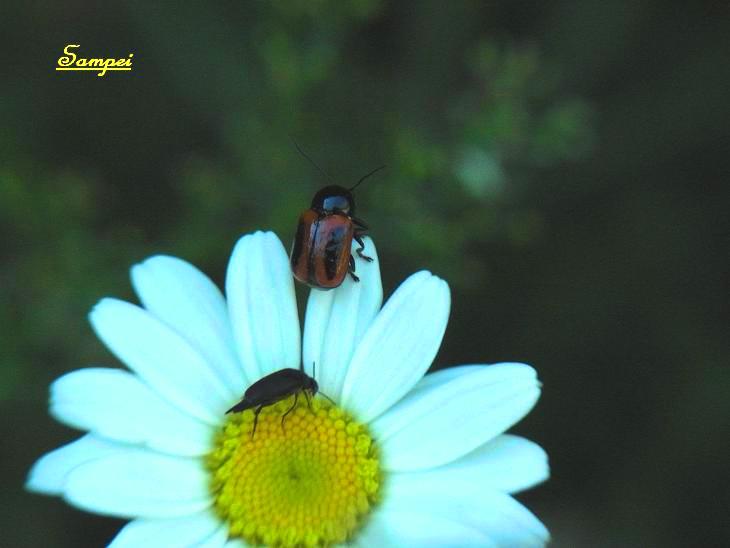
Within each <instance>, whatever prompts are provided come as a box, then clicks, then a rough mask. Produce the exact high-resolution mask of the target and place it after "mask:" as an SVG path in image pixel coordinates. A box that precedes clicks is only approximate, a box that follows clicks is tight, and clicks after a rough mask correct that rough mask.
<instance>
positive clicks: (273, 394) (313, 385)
mask: <svg viewBox="0 0 730 548" xmlns="http://www.w3.org/2000/svg"><path fill="white" fill-rule="evenodd" d="M312 371H313V372H314V364H312ZM318 391H319V385H317V381H316V380H314V378H312V377H310V376H309V375H307V374H306V373H305V372H304V367H303V366H301V367H300V368H299V369H292V368H290V367H288V368H286V369H280V370H279V371H274V372H273V373H270V374H268V375H266V376H265V377H262V378H261V379H259V380H257V381H256V382H255V383H253V384H252V385H251V386H249V387H248V388H247V389H246V391H245V392H244V394H243V399H241V401H240V402H238V403H237V404H236V405H234V406H233V407H231V408H230V409H229V410H228V411H226V414H228V413H238V412H240V411H245V410H246V409H254V408H255V409H254V419H253V430H252V431H251V438H253V436H254V434H255V433H256V425H257V424H258V420H259V413H261V410H262V409H263V408H264V407H268V406H269V405H274V404H275V403H276V402H279V401H281V400H283V399H286V398H288V397H289V396H291V395H292V394H293V395H294V404H293V405H292V406H291V407H290V408H289V409H288V410H287V411H286V413H284V414H283V415H282V416H281V426H282V428H283V427H284V419H285V418H286V416H287V415H288V414H289V413H291V412H292V411H293V410H294V408H295V407H296V406H297V401H298V400H299V394H300V393H304V396H305V397H306V398H307V403H309V404H310V408H311V402H310V400H309V398H310V397H314V396H315V394H317V392H318ZM322 395H323V396H324V397H325V398H327V399H328V400H330V398H328V397H327V396H325V395H324V394H322ZM330 401H332V400H330Z"/></svg>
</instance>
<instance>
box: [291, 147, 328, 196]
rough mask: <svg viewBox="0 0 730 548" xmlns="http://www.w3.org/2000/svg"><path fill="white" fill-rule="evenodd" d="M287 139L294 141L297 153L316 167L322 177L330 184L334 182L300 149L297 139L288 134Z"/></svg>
mask: <svg viewBox="0 0 730 548" xmlns="http://www.w3.org/2000/svg"><path fill="white" fill-rule="evenodd" d="M289 139H291V142H292V143H294V146H295V147H296V149H297V151H298V152H299V154H301V155H302V156H304V157H305V158H306V159H307V161H309V163H310V164H312V165H313V166H314V167H315V168H317V171H319V172H320V173H321V174H322V175H324V177H325V178H326V179H327V180H328V181H329V183H330V184H334V183H333V182H332V177H330V176H329V175H327V173H326V172H325V171H324V170H323V169H322V168H321V167H319V166H318V165H317V163H316V162H315V161H314V160H312V159H311V158H310V157H309V155H308V154H307V153H306V152H304V151H303V150H302V147H300V146H299V143H297V140H296V139H295V138H294V137H293V136H291V135H289Z"/></svg>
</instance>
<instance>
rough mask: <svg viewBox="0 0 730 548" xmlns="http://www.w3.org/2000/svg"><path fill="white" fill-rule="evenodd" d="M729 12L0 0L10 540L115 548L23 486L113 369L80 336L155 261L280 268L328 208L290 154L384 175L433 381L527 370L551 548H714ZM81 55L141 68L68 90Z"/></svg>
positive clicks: (367, 211) (371, 218)
mask: <svg viewBox="0 0 730 548" xmlns="http://www.w3.org/2000/svg"><path fill="white" fill-rule="evenodd" d="M728 15H730V14H728V9H727V7H722V6H719V5H716V4H711V3H708V4H707V5H706V6H705V5H704V4H702V3H698V4H696V5H695V4H694V3H693V4H692V5H689V4H681V3H677V4H676V5H672V6H671V8H670V7H668V6H667V4H666V3H662V2H658V1H654V2H638V3H634V2H625V1H622V2H618V3H611V4H610V5H609V4H603V3H600V2H598V1H597V0H592V1H589V2H583V3H573V2H567V1H563V2H555V3H550V5H543V4H541V5H538V4H534V5H531V4H530V3H520V2H517V3H484V2H472V1H464V2H453V3H443V2H437V1H435V0H425V1H419V2H397V3H396V2H393V3H387V2H382V1H374V0H349V1H342V2H332V1H325V0H318V1H296V2H284V1H271V2H245V3H226V2H219V3H198V2H186V3H182V4H176V5H175V6H174V7H170V6H163V5H162V4H159V3H143V2H130V3H119V2H110V3H108V4H105V5H104V7H103V8H101V7H98V8H95V9H93V10H92V9H91V8H89V7H88V6H86V5H85V4H83V3H72V4H70V5H62V4H57V3H44V2H41V3H21V2H11V3H6V4H3V6H2V7H0V31H2V32H0V36H3V37H4V38H2V39H0V40H3V41H4V42H5V43H6V47H3V48H0V60H2V63H0V66H2V67H3V69H2V71H3V75H2V76H3V77H2V80H1V81H0V99H1V100H0V120H1V121H2V124H0V126H1V127H0V233H1V234H2V240H1V241H0V250H1V252H2V266H1V267H0V301H1V302H2V304H3V306H2V307H0V321H1V323H2V325H3V327H4V328H3V329H2V330H0V348H2V351H1V354H0V359H1V363H0V366H1V369H0V405H1V406H2V407H1V409H2V411H3V414H4V416H5V417H6V419H7V421H4V423H3V425H4V426H3V436H2V439H3V440H4V441H3V444H4V446H3V453H2V455H3V456H2V461H3V465H4V469H8V470H9V471H10V472H11V474H10V476H9V478H6V480H5V482H4V483H3V484H2V487H3V490H4V492H5V496H6V497H7V499H8V500H7V504H8V505H9V506H10V505H12V507H13V508H14V509H17V514H18V515H15V516H14V514H10V513H8V514H5V515H3V519H4V520H5V521H4V522H2V529H3V531H8V533H4V534H7V535H9V536H8V538H7V539H6V541H7V542H8V543H9V544H7V545H12V546H21V545H26V546H38V545H58V546H74V545H79V544H94V545H96V544H99V543H103V542H104V541H105V540H108V539H109V538H110V537H111V535H112V534H113V531H114V529H115V527H117V526H118V523H117V522H113V521H112V520H107V519H102V518H94V517H91V516H88V515H84V514H82V513H79V512H76V511H75V510H72V509H69V508H67V507H65V506H64V504H63V503H62V502H60V501H58V500H51V499H45V498H41V497H33V496H30V495H26V494H23V493H21V492H20V490H19V486H20V484H21V483H22V481H23V477H24V474H25V473H26V471H27V469H28V467H29V466H30V464H31V463H32V461H33V460H34V459H35V458H37V457H38V456H39V455H40V454H41V453H42V452H44V451H47V450H49V449H51V448H52V447H54V446H56V445H58V444H59V443H62V442H63V441H66V440H69V439H71V437H72V436H73V435H74V434H73V433H71V432H70V431H69V430H67V429H65V428H63V427H61V426H59V425H56V424H55V423H53V422H52V421H51V419H49V418H48V417H47V416H46V411H45V399H46V391H47V385H48V383H49V382H50V381H51V380H52V379H53V378H55V377H57V376H58V375H60V374H62V373H64V372H66V371H69V370H71V369H74V368H77V367H80V366H84V365H88V364H110V365H112V364H114V363H115V362H114V360H113V359H112V358H111V357H110V356H109V355H108V353H107V352H106V351H105V350H104V349H103V348H102V347H101V345H100V343H99V342H98V341H96V340H95V338H94V337H93V334H92V333H91V330H90V329H89V327H88V325H87V323H86V321H85V314H86V313H87V312H88V310H89V309H90V307H91V306H92V305H93V304H94V303H95V302H96V301H97V300H98V299H100V298H101V297H103V296H106V295H115V296H119V297H122V298H127V299H134V296H133V295H132V292H131V288H130V284H129V281H128V278H127V273H128V268H129V266H131V264H133V263H135V262H137V261H140V260H142V259H144V258H145V257H146V256H148V255H150V254H153V253H159V252H165V253H171V254H174V255H178V256H181V257H183V258H185V259H188V260H190V261H192V262H193V263H195V264H196V265H198V266H200V267H201V268H202V269H203V270H205V271H206V272H208V273H209V274H210V275H211V277H213V279H215V280H216V281H217V282H218V283H219V284H220V283H221V282H222V281H223V276H224V271H225V263H226V261H227V257H228V254H229V252H230V249H231V248H232V246H233V244H234V243H235V241H236V239H237V237H238V236H239V235H240V234H242V233H244V232H248V231H251V230H255V229H261V228H269V229H273V230H275V231H276V232H277V234H279V236H280V237H281V238H282V240H283V241H284V242H285V245H288V244H289V241H290V239H291V238H292V236H293V233H294V229H295V224H296V219H297V216H298V215H299V213H300V212H301V210H303V209H304V208H305V207H307V205H308V203H309V201H310V200H311V197H312V195H313V193H314V192H315V191H316V190H317V189H318V188H319V187H320V186H322V185H323V184H325V181H324V180H323V177H322V176H321V175H320V174H319V173H318V172H317V171H316V170H315V169H313V168H312V167H311V166H310V165H309V164H308V163H307V162H306V161H305V160H304V159H303V158H301V157H300V156H299V155H298V154H297V153H296V151H295V149H294V147H293V145H292V144H291V142H290V140H289V135H293V136H294V137H296V139H297V140H298V141H299V142H300V143H301V144H302V145H303V147H304V148H305V150H307V151H308V153H309V154H310V155H311V156H312V157H313V158H314V159H315V160H316V161H317V163H318V164H319V165H320V166H322V168H323V169H324V170H325V171H326V172H327V173H329V174H330V175H332V177H333V179H334V180H335V181H337V182H341V183H342V184H346V185H347V184H352V183H354V182H355V181H356V180H357V179H358V178H359V177H360V176H361V175H363V174H364V173H366V172H368V171H369V170H371V169H372V168H374V167H376V166H377V165H380V164H387V170H385V171H383V172H380V173H378V174H377V175H375V176H373V177H372V178H371V179H369V180H368V181H367V182H366V183H365V184H363V185H362V187H360V188H359V189H358V191H357V205H358V214H359V216H361V217H362V218H364V219H365V220H366V221H367V222H368V223H369V224H370V225H371V227H372V236H373V238H374V239H375V241H376V243H377V245H378V251H379V254H380V256H381V263H382V265H383V274H384V280H385V287H386V291H387V292H389V291H391V290H392V289H393V288H394V287H395V285H396V284H397V282H398V281H399V280H400V279H402V278H403V277H404V276H405V275H407V274H408V273H410V272H412V271H414V270H416V269H419V268H428V269H430V270H433V271H434V272H436V273H438V274H439V275H442V276H443V277H445V278H446V279H447V280H448V281H449V282H450V284H451V286H452V289H453V292H454V296H453V302H454V306H453V313H452V322H451V324H450V327H449V331H448V332H447V336H446V339H445V341H444V347H443V349H442V351H441V353H440V355H439V358H438V359H437V364H436V366H437V367H442V366H446V365H452V364H456V363H467V362H474V361H485V362H494V361H500V360H524V361H527V362H529V363H533V364H534V365H536V366H537V368H538V370H539V372H540V376H541V378H542V379H543V381H544V382H545V390H546V392H545V396H544V398H543V401H542V403H541V404H540V405H539V406H538V408H537V410H536V412H535V413H534V414H533V415H531V416H530V417H529V418H528V419H527V420H526V421H525V422H524V423H523V424H522V425H521V426H520V427H518V429H517V430H518V431H519V432H521V433H525V434H526V435H528V436H529V437H531V438H533V439H536V441H538V442H539V443H541V444H542V445H544V446H545V447H546V448H547V450H548V452H549V454H550V455H551V458H552V462H553V470H554V474H553V475H554V478H553V479H552V480H551V481H550V482H549V483H548V484H547V485H546V486H544V487H542V488H540V489H538V490H536V491H534V492H531V493H528V494H526V495H525V498H524V500H526V501H527V502H528V504H529V505H530V506H531V508H533V509H534V510H535V512H536V513H537V514H538V515H539V516H540V517H541V518H543V519H544V520H545V521H546V523H547V525H548V527H549V528H550V529H551V530H552V532H553V534H554V537H555V539H556V544H557V545H564V546H576V545H591V546H599V545H600V546H603V545H605V546H613V545H636V546H647V545H665V546H666V545H672V544H676V545H678V546H681V545H688V544H696V543H697V542H699V541H700V540H702V541H703V543H704V544H706V545H711V544H715V545H717V544H720V539H722V538H725V533H726V531H721V530H720V529H719V526H716V527H712V526H709V527H703V526H702V524H704V523H706V522H707V521H708V520H712V521H714V522H715V523H716V524H718V523H721V522H724V521H726V520H725V516H724V512H720V511H719V508H720V507H721V506H724V508H725V509H726V508H727V507H728V506H730V500H728V495H727V491H724V492H723V493H724V494H719V495H718V494H717V493H716V487H715V482H714V481H713V480H712V479H702V478H698V477H697V476H698V475H700V474H701V472H700V470H699V468H700V467H703V468H704V469H705V470H706V471H707V473H706V474H705V476H703V477H707V478H714V477H724V478H725V479H726V478H727V475H726V471H725V468H726V466H725V462H726V457H727V456H728V454H729V453H730V451H728V449H730V448H729V447H728V440H730V435H729V434H730V422H729V421H728V419H727V417H728V416H730V414H729V413H728V405H727V403H726V401H725V400H726V398H725V397H724V396H723V394H726V393H727V390H728V389H730V376H729V375H728V370H727V363H728V359H730V351H729V350H728V348H727V320H728V319H729V318H728V310H727V299H726V296H727V282H728V278H727V272H728V270H730V269H728V260H727V259H728V254H727V249H728V248H730V246H728V244H730V242H729V241H728V234H730V226H729V225H728V216H727V212H726V209H727V204H728V203H730V193H729V192H728V187H727V184H726V179H727V173H728V172H729V171H730V165H729V164H728V161H729V160H728V158H730V154H727V150H726V145H727V135H726V130H727V128H726V125H727V124H726V123H725V120H727V119H728V115H730V107H729V106H728V105H729V104H730V103H728V102H727V100H726V98H727V91H729V90H728V89H727V85H726V79H727V80H728V81H730V78H728V76H730V75H728V71H729V69H728V64H727V63H726V61H725V59H726V55H727V53H729V52H730V45H729V44H728V41H727V36H728V35H730V33H728V32H727V30H728V29H727V26H726V24H724V21H727V20H728V17H727V16H728ZM29 37H30V39H29ZM69 40H71V41H72V42H73V43H79V44H82V48H83V50H84V51H88V52H89V53H92V52H93V53H94V54H99V55H113V54H116V53H118V54H120V55H126V54H127V53H129V52H134V53H135V66H134V70H133V72H132V73H130V74H124V73H123V74H108V75H107V76H105V77H104V78H97V77H95V76H93V75H90V74H57V73H55V72H54V71H53V69H52V67H53V65H54V63H55V59H56V58H57V57H58V56H60V55H61V51H62V48H63V46H64V45H66V44H67V43H69ZM20 44H22V45H23V50H22V54H18V53H17V52H18V45H20ZM721 295H722V296H723V297H724V298H721V297H720V296H721ZM299 297H300V300H301V302H302V303H303V302H304V299H305V298H306V291H304V290H303V289H302V290H301V291H299ZM721 303H722V304H721ZM302 310H303V309H302ZM19 425H20V426H21V427H20V428H19V427H18V426H19ZM722 455H724V457H725V458H724V459H723V458H721V456H722ZM695 462H696V463H697V467H695V466H694V464H693V463H695ZM714 497H719V500H718V504H717V506H718V509H717V510H716V509H715V507H714V506H713V507H710V506H709V505H710V502H708V499H711V498H714ZM720 503H724V504H720ZM21 514H22V516H23V517H22V518H21V517H19V516H20V515H21ZM11 520H13V524H14V526H13V527H12V528H10V525H9V524H10V523H11ZM692 520H694V521H695V523H693V525H692V528H693V532H688V531H686V530H685V527H690V526H689V524H688V523H687V522H690V521H692ZM39 523H42V526H38V524H39ZM89 524H92V525H91V526H90V525H89ZM700 537H702V538H701V539H700ZM49 539H51V541H50V542H49ZM690 539H691V540H690Z"/></svg>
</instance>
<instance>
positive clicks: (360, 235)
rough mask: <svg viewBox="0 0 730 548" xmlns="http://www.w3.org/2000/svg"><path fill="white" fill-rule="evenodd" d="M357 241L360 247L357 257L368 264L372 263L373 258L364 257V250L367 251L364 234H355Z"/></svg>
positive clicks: (357, 250)
mask: <svg viewBox="0 0 730 548" xmlns="http://www.w3.org/2000/svg"><path fill="white" fill-rule="evenodd" d="M353 238H354V239H355V241H356V242H357V243H358V244H359V245H360V247H358V248H357V249H356V250H355V251H356V252H357V256H358V257H360V258H361V259H365V260H366V261H367V262H369V263H372V262H373V258H372V257H368V256H367V255H363V252H362V250H363V249H365V242H363V241H362V232H359V233H358V232H355V235H354V236H353Z"/></svg>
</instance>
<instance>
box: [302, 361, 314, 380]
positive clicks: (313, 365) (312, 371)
mask: <svg viewBox="0 0 730 548" xmlns="http://www.w3.org/2000/svg"><path fill="white" fill-rule="evenodd" d="M303 365H304V363H303V362H302V366H303ZM312 378H313V379H314V380H315V381H316V380H317V362H312Z"/></svg>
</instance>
